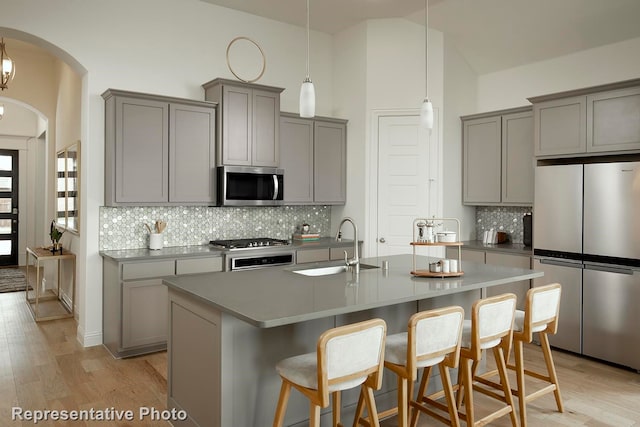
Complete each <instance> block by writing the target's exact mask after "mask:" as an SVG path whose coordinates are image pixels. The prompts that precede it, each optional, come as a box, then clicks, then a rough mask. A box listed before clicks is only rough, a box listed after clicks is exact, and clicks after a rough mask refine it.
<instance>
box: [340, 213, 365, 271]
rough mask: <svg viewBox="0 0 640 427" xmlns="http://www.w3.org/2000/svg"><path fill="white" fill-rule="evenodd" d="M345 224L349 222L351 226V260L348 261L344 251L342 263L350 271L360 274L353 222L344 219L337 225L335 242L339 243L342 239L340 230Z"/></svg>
mask: <svg viewBox="0 0 640 427" xmlns="http://www.w3.org/2000/svg"><path fill="white" fill-rule="evenodd" d="M345 222H350V223H351V225H352V226H353V258H351V259H349V257H348V255H347V251H344V262H345V264H346V266H347V267H349V268H351V269H352V271H355V272H356V273H360V257H359V255H358V226H357V225H356V223H355V222H354V221H353V219H351V218H349V217H346V218H344V219H343V220H342V221H340V225H338V231H337V232H336V241H339V240H340V239H341V237H342V232H341V230H342V225H343V224H344V223H345Z"/></svg>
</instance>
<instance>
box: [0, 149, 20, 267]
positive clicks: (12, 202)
mask: <svg viewBox="0 0 640 427" xmlns="http://www.w3.org/2000/svg"><path fill="white" fill-rule="evenodd" d="M6 265H18V151H17V150H0V266H6Z"/></svg>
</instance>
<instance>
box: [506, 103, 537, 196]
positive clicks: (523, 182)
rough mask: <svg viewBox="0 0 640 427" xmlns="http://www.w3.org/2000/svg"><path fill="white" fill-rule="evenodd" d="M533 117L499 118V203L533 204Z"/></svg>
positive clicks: (509, 115)
mask: <svg viewBox="0 0 640 427" xmlns="http://www.w3.org/2000/svg"><path fill="white" fill-rule="evenodd" d="M532 135H533V114H532V112H531V111H526V112H522V113H513V114H504V115H503V116H502V203H504V204H514V205H516V204H523V205H524V204H526V205H529V206H530V205H531V204H532V203H533V182H534V179H533V174H534V158H533V144H532V143H531V142H532Z"/></svg>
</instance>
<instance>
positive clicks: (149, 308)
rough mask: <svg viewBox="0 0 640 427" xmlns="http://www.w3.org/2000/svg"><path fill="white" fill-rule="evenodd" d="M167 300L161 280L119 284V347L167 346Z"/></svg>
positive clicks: (166, 292) (165, 290) (166, 293)
mask: <svg viewBox="0 0 640 427" xmlns="http://www.w3.org/2000/svg"><path fill="white" fill-rule="evenodd" d="M168 301H169V297H168V291H167V287H166V286H165V285H164V284H163V283H162V280H161V279H151V280H139V281H134V282H124V283H123V284H122V347H123V348H125V349H126V348H130V347H137V346H146V345H151V344H158V343H163V342H166V340H167V326H168V319H169V318H168V314H167V313H168V310H167V308H168V306H169V303H168Z"/></svg>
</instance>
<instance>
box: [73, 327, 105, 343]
mask: <svg viewBox="0 0 640 427" xmlns="http://www.w3.org/2000/svg"><path fill="white" fill-rule="evenodd" d="M76 339H77V340H78V341H79V342H80V344H82V346H83V347H95V346H97V345H102V332H93V333H85V332H84V329H83V328H82V326H80V325H78V330H77V332H76Z"/></svg>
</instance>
